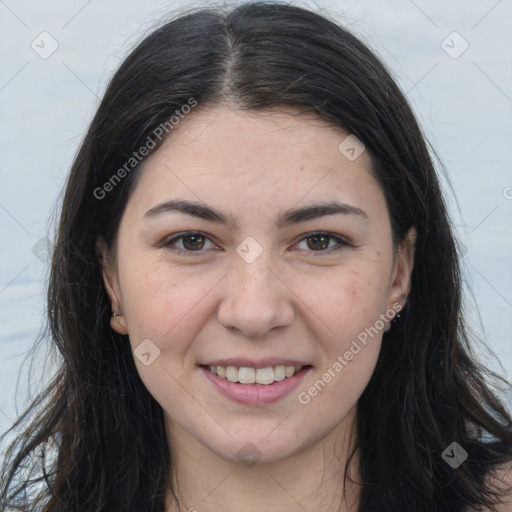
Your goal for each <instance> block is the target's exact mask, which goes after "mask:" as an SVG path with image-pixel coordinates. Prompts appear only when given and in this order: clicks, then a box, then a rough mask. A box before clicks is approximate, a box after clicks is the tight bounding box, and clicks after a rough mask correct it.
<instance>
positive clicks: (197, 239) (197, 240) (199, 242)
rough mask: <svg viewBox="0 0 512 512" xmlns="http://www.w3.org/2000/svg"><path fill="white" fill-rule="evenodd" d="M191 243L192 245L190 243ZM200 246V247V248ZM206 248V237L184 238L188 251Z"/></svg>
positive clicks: (184, 245)
mask: <svg viewBox="0 0 512 512" xmlns="http://www.w3.org/2000/svg"><path fill="white" fill-rule="evenodd" d="M189 241H191V242H192V243H189ZM198 245H199V246H200V247H198ZM203 246H204V236H202V235H187V236H184V237H183V247H185V249H188V250H194V249H202V248H203Z"/></svg>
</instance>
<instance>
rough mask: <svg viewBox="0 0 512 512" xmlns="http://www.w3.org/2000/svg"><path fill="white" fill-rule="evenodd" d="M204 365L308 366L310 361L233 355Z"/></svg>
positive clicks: (251, 366) (248, 366)
mask: <svg viewBox="0 0 512 512" xmlns="http://www.w3.org/2000/svg"><path fill="white" fill-rule="evenodd" d="M202 364H203V365H204V366H224V367H227V366H236V367H237V368H241V367H244V368H268V367H270V366H308V363H304V362H303V361H297V360H294V359H283V358H281V357H267V358H265V359H258V360H255V359H248V358H245V357H231V358H228V359H215V360H214V361H210V362H208V363H202Z"/></svg>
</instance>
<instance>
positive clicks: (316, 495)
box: [166, 408, 360, 512]
mask: <svg viewBox="0 0 512 512" xmlns="http://www.w3.org/2000/svg"><path fill="white" fill-rule="evenodd" d="M355 414H356V412H355V408H354V409H353V410H352V411H351V412H350V413H349V415H348V416H347V417H346V418H345V420H344V421H343V422H342V424H340V425H339V426H338V427H337V428H336V429H334V430H333V431H332V432H331V433H330V434H329V435H328V436H326V437H325V438H323V439H321V440H320V441H318V442H317V443H315V444H313V445H311V446H309V447H307V448H305V449H303V450H301V451H298V452H297V453H295V454H293V455H292V456H290V457H288V458H286V459H282V460H279V461H276V462H269V463H257V464H255V465H252V466H245V465H243V464H241V463H240V462H238V461H236V462H234V461H232V460H226V459H225V458H222V457H220V456H219V455H217V454H216V453H214V452H212V451H211V450H209V449H208V448H207V447H205V446H204V445H203V444H202V443H200V442H199V441H198V440H197V439H196V438H194V437H192V436H191V435H190V434H189V433H188V432H187V431H185V430H184V429H182V428H181V427H180V426H179V425H177V424H176V423H173V422H172V421H171V420H170V419H169V418H167V431H168V437H169V439H170V440H171V441H170V446H172V460H173V467H172V474H173V480H174V489H177V492H178V494H179V496H180V501H181V509H180V508H178V506H177V505H176V503H175V500H174V499H173V498H172V496H171V494H170V492H169V493H168V496H167V500H166V501H167V507H166V510H167V512H175V511H179V510H181V511H191V512H192V511H194V512H213V511H218V510H223V511H225V512H235V511H236V512H256V511H258V512H259V511H261V510H265V511H266V512H277V511H279V512H298V511H303V510H323V511H325V512H355V511H357V509H358V500H359V490H360V485H357V484H354V483H353V482H351V479H352V480H354V481H355V482H359V481H360V473H359V457H358V452H357V451H356V453H355V454H354V456H353V458H352V460H351V462H350V465H349V469H348V474H347V476H348V478H347V479H345V465H346V463H347V461H348V458H349V456H350V454H351V453H352V451H353V449H354V445H355V442H356V435H355Z"/></svg>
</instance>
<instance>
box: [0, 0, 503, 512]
mask: <svg viewBox="0 0 512 512" xmlns="http://www.w3.org/2000/svg"><path fill="white" fill-rule="evenodd" d="M48 300H49V322H50V326H51V334H52V338H53V340H54V343H55V346H56V347H57V349H58V350H59V352H60V354H61V356H62V364H61V368H60V371H59V373H58V374H57V376H56V377H55V380H54V381H53V383H52V385H51V386H50V387H49V389H48V390H46V391H45V392H44V393H43V394H42V395H41V397H40V399H39V400H37V401H36V402H35V403H34V404H33V406H32V409H31V410H30V411H29V412H28V413H26V414H25V415H24V416H22V417H21V418H20V419H19V421H18V424H21V423H25V422H26V421H27V420H28V418H29V413H30V412H38V411H39V414H38V415H36V416H35V417H34V419H33V422H32V424H31V425H30V426H29V427H28V428H27V430H26V432H25V434H24V435H22V436H20V438H19V439H18V441H17V443H15V444H14V445H13V447H12V448H11V450H10V452H9V463H8V467H7V468H6V470H5V472H4V478H3V501H4V504H5V507H11V509H13V510H16V509H18V510H26V509H27V508H28V509H30V510H32V509H33V508H37V507H39V508H37V509H38V510H44V511H45V512H54V511H80V512H85V511H95V512H98V511H109V512H116V511H120V512H121V511H123V512H126V511H134V512H135V511H137V512H139V511H155V512H156V511H159V512H161V511H164V510H165V511H177V510H197V511H199V512H208V511H214V510H215V511H218V510H223V511H230V510H237V511H239V510H243V511H253V510H258V511H259V510H266V511H274V510H279V511H286V512H288V511H290V512H291V511H296V510H297V511H298V510H329V511H331V510H332V511H343V512H355V511H358V512H369V511H407V512H427V511H428V512H441V511H442V512H448V511H450V512H457V511H460V512H463V511H464V512H468V511H473V510H475V511H476V510H488V511H499V510H501V511H505V510H510V509H511V507H512V498H511V494H510V489H509V487H510V483H511V478H510V474H509V473H508V471H509V470H510V467H511V466H510V461H511V458H512V448H511V446H512V420H511V418H510V415H509V413H508V412H507V410H506V408H505V406H504V405H503V404H502V403H501V401H500V399H499V398H498V396H497V395H496V394H495V392H494V391H493V390H492V389H491V387H490V385H489V384H488V383H487V382H486V378H487V376H488V375H490V372H488V371H487V370H486V369H485V368H483V367H482V366H481V365H480V364H479V363H478V362H477V361H476V360H475V359H474V358H473V356H472V355H471V353H470V349H469V347H470V336H469V334H468V332H467V329H466V325H465V321H464V317H463V314H462V304H461V278H460V272H459V266H458V255H457V249H456V245H455V241H454V236H453V233H452V230H451V227H450V223H449V219H448V217H447V212H446V208H445V204H444V202H443V199H442V195H441V191H440V188H439V183H438V180H437V177H436V173H435V170H434V166H433V163H432V159H431V157H430V155H429V152H428V150H427V147H426V143H425V141H424V139H423V136H422V134H421V132H420V129H419V127H418V125H417V122H416V121H415V119H414V116H413V114H412V112H411V109H410V107H409V106H408V104H407V102H406V100H405V98H404V96H403V94H402V93H401V92H400V91H399V89H398V87H397V86H396V84H395V83H394V81H393V80H392V78H391V77H390V75H389V73H388V72H387V71H386V70H385V68H384V67H383V65H382V64H381V63H380V62H379V61H378V60H377V59H376V57H375V56H374V55H373V54H372V53H371V51H370V50H369V49H368V48H367V47H366V46H364V45H363V44H362V43H361V42H360V41H359V40H357V39H356V38H355V37H354V36H352V35H351V34H350V33H348V32H347V31H346V30H344V29H343V28H341V27H339V26H337V25H336V24H334V23H332V22H331V21H329V20H327V19H325V18H323V17H321V16H319V15H317V14H314V13H312V12H309V11H306V10H302V9H299V8H296V7H291V6H288V5H285V4H277V3H272V4H267V3H252V4H246V5H242V6H240V7H238V8H236V9H233V10H232V11H229V12H227V13H223V12H221V11H216V10H201V11H198V12H195V13H193V14H190V15H187V16H183V17H180V18H178V19H176V20H175V21H172V22H170V23H168V24H166V25H165V26H163V27H162V28H160V29H158V30H156V31H155V32H154V33H153V34H151V35H150V36H149V37H147V38H146V39H145V40H144V41H142V42H141V43H140V45H139V46H138V47H137V48H136V49H135V50H134V51H133V52H132V53H131V55H129V56H128V58H127V59H126V60H125V62H124V63H123V64H122V65H121V67H120V69H119V70H118V72H117V73H116V74H115V76H114V78H113V79H112V81H111V83H110V84H109V87H108V89H107V91H106V93H105V96H104V98H103V100H102V102H101V104H100V106H99V108H98V112H97V113H96V116H95V117H94V119H93V121H92V123H91V126H90V128H89V131H88V133H87V136H86V137H85V140H84V142H83V144H82V146H81V148H80V151H79V153H78V154H77V157H76V159H75V162H74V165H73V168H72V170H71V173H70V176H69V180H68V185H67V189H66V194H65V198H64V203H63V208H62V214H61V221H60V226H59V231H58V237H57V243H56V248H55V251H54V255H53V262H52V273H51V277H50V286H49V294H48ZM34 461H35V462H34ZM33 468H36V469H38V468H42V469H41V470H40V471H39V473H37V472H36V474H34V469H33ZM26 471H32V473H30V475H29V476H27V474H26ZM41 474H43V475H44V479H45V490H44V491H43V492H41V493H40V494H39V495H38V497H36V496H35V491H34V492H32V488H35V489H37V484H38V483H40V482H41V476H40V475H41ZM20 479H21V480H22V481H21V483H19V482H20ZM16 506H17V508H16ZM24 507H25V508H24ZM30 507H32V508H30Z"/></svg>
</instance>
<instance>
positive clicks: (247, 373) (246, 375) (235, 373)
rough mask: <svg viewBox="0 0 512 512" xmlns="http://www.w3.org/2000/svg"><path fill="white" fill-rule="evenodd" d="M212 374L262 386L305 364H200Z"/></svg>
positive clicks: (282, 378)
mask: <svg viewBox="0 0 512 512" xmlns="http://www.w3.org/2000/svg"><path fill="white" fill-rule="evenodd" d="M201 367H202V368H205V369H206V370H208V371H209V372H211V373H213V375H217V377H219V378H221V379H224V380H228V381H229V382H238V383H239V384H260V385H262V386H269V385H270V384H273V383H274V382H279V381H281V380H286V379H289V378H290V377H293V376H294V375H296V374H297V373H299V372H300V371H301V370H303V369H304V368H310V367H311V366H310V365H306V366H284V365H278V366H268V367H266V368H250V367H245V366H242V367H237V366H227V367H226V366H205V365H201Z"/></svg>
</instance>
